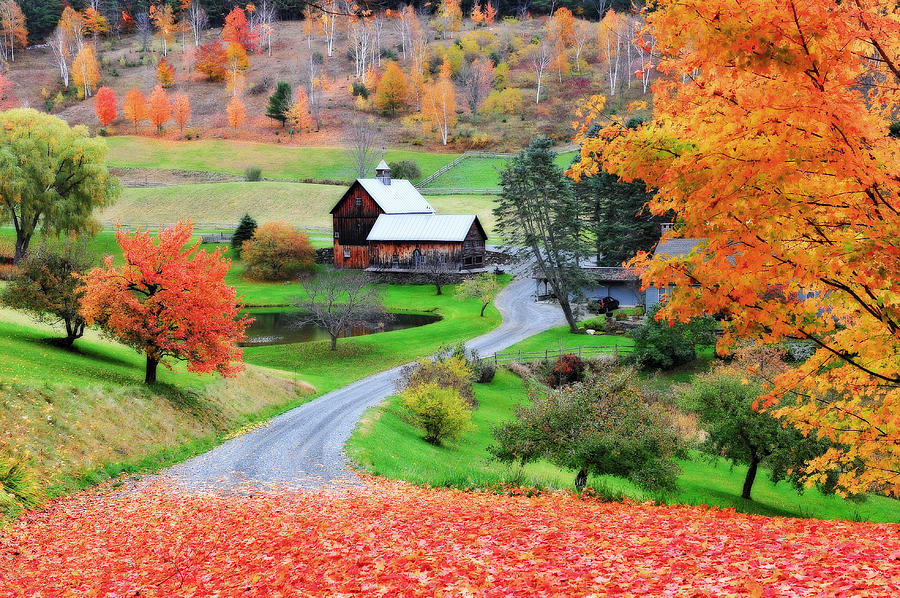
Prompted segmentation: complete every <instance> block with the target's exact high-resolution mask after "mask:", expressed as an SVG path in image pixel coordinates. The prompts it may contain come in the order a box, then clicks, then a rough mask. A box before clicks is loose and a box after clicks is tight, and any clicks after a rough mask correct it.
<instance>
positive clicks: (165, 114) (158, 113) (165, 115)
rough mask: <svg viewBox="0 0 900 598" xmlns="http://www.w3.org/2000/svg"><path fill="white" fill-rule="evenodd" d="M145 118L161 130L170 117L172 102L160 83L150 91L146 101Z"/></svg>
mask: <svg viewBox="0 0 900 598" xmlns="http://www.w3.org/2000/svg"><path fill="white" fill-rule="evenodd" d="M147 118H148V119H149V120H150V122H152V123H153V124H154V125H156V130H157V131H162V126H163V125H164V124H166V123H167V122H169V119H171V118H172V103H171V102H169V95H168V94H167V93H166V90H165V89H163V88H162V85H157V86H156V87H154V88H153V91H151V92H150V100H149V101H148V102H147Z"/></svg>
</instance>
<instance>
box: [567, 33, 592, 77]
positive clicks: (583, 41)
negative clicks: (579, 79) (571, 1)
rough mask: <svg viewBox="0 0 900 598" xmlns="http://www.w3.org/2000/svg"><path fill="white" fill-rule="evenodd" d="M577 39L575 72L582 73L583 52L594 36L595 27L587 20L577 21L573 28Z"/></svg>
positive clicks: (573, 35)
mask: <svg viewBox="0 0 900 598" xmlns="http://www.w3.org/2000/svg"><path fill="white" fill-rule="evenodd" d="M572 37H573V38H574V40H575V72H577V73H578V74H581V53H582V52H584V47H585V46H586V45H587V43H588V42H589V41H591V40H592V39H593V38H594V28H593V27H592V26H591V24H590V23H588V22H587V21H581V20H579V21H576V22H575V27H574V29H573V30H572Z"/></svg>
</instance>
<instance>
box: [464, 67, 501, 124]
mask: <svg viewBox="0 0 900 598" xmlns="http://www.w3.org/2000/svg"><path fill="white" fill-rule="evenodd" d="M459 82H460V84H461V85H462V89H463V95H464V96H465V98H466V103H467V104H468V105H469V110H471V111H472V114H476V113H477V112H478V108H479V107H481V103H482V102H483V101H484V99H485V98H486V97H487V96H488V94H489V93H491V87H492V86H493V84H494V70H493V69H492V68H491V65H490V63H489V62H486V61H483V60H481V59H480V58H476V59H475V60H474V61H472V62H467V63H465V64H464V65H463V67H462V69H461V70H460V73H459Z"/></svg>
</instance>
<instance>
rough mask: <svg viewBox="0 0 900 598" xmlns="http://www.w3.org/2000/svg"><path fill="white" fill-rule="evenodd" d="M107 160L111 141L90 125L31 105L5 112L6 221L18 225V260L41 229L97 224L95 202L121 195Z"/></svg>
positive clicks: (0, 191)
mask: <svg viewBox="0 0 900 598" xmlns="http://www.w3.org/2000/svg"><path fill="white" fill-rule="evenodd" d="M105 160H106V144H105V142H104V141H103V140H102V139H99V138H91V137H90V134H89V132H88V129H87V127H85V126H76V127H69V125H68V124H67V123H66V122H65V121H63V120H60V119H59V118H56V117H55V116H50V115H49V114H43V113H41V112H38V111H37V110H32V109H29V108H17V109H13V110H7V111H6V112H2V113H0V222H3V221H10V220H11V221H12V224H13V227H14V228H15V230H16V253H15V259H16V261H19V260H20V259H22V258H23V257H24V256H25V252H26V250H27V249H28V244H29V242H30V241H31V238H32V236H33V235H34V233H35V231H36V230H38V229H41V230H43V231H44V232H45V233H59V232H64V233H72V234H77V233H81V232H85V231H86V230H88V229H90V228H91V227H92V226H93V225H94V224H95V222H94V220H93V218H92V212H93V210H94V208H102V207H103V206H106V205H108V204H110V203H112V201H113V200H114V199H115V198H116V197H118V195H119V183H118V180H117V179H116V178H115V177H113V176H110V174H109V172H108V171H107V169H106V165H105Z"/></svg>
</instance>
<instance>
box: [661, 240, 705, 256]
mask: <svg viewBox="0 0 900 598" xmlns="http://www.w3.org/2000/svg"><path fill="white" fill-rule="evenodd" d="M702 240H703V239H667V240H665V241H660V242H659V244H658V245H657V246H656V249H655V250H654V251H653V255H654V256H657V255H665V256H668V257H683V256H685V255H687V254H689V253H690V252H691V250H693V249H694V247H696V246H697V245H698V244H699V243H700V241H702Z"/></svg>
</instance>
